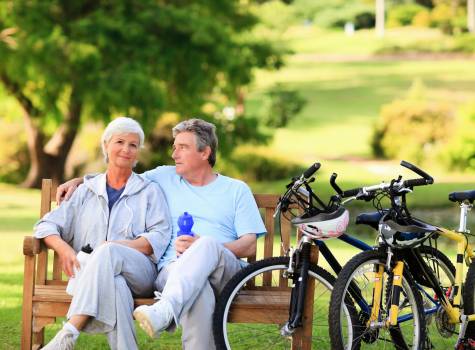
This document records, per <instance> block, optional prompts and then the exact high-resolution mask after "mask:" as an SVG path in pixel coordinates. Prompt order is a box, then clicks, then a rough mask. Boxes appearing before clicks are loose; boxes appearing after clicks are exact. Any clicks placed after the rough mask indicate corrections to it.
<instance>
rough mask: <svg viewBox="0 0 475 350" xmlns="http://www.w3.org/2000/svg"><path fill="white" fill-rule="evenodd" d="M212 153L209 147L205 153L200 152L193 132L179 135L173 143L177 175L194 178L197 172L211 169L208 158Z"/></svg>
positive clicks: (173, 156)
mask: <svg viewBox="0 0 475 350" xmlns="http://www.w3.org/2000/svg"><path fill="white" fill-rule="evenodd" d="M210 152H211V150H210V148H209V147H206V148H205V149H204V150H203V151H198V148H197V145H196V136H195V134H193V133H192V132H187V131H185V132H181V133H179V134H178V135H176V137H175V141H174V142H173V153H172V158H173V160H174V161H175V165H176V173H177V174H178V175H181V176H183V177H184V178H185V179H186V177H187V176H193V174H194V173H195V172H198V171H201V170H203V169H204V168H206V167H209V166H210V165H209V163H208V157H209V154H210Z"/></svg>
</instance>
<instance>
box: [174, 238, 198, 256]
mask: <svg viewBox="0 0 475 350" xmlns="http://www.w3.org/2000/svg"><path fill="white" fill-rule="evenodd" d="M198 238H200V236H197V235H196V234H195V235H194V236H189V235H181V236H178V237H177V238H176V240H175V251H176V255H177V256H180V255H181V254H183V253H184V252H185V250H187V249H188V248H189V247H190V246H191V245H192V244H193V243H194V242H195V241H196V240H197V239H198Z"/></svg>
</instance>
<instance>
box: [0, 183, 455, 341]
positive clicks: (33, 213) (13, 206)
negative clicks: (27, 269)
mask: <svg viewBox="0 0 475 350" xmlns="http://www.w3.org/2000/svg"><path fill="white" fill-rule="evenodd" d="M39 199H40V198H39V192H38V191H37V190H25V189H19V188H15V187H13V186H8V185H1V184H0V222H2V225H1V226H0V235H1V237H2V245H0V310H1V313H0V342H1V344H2V345H3V347H2V348H3V349H18V348H19V346H20V329H21V300H22V283H23V254H22V241H23V236H25V235H30V234H31V228H32V226H33V224H34V222H35V221H36V219H37V217H38V215H39V214H38V213H39ZM439 211H440V212H439V213H437V210H430V211H424V214H430V215H433V218H434V219H435V220H442V221H444V222H446V220H447V217H449V221H451V222H454V221H456V215H457V211H456V210H452V211H450V210H449V211H447V210H439ZM454 217H455V219H454ZM349 232H354V233H355V235H356V236H357V237H360V238H362V239H363V240H365V241H366V242H367V243H369V244H371V243H372V242H373V241H374V239H375V233H374V232H368V230H367V229H362V228H356V227H354V226H351V227H350V229H349ZM328 244H329V246H330V248H331V249H332V251H333V252H334V253H335V254H336V256H337V258H338V260H339V261H340V262H341V263H344V262H345V261H347V260H348V259H350V258H351V257H352V256H354V255H355V254H356V253H357V252H358V250H356V249H355V248H352V247H350V246H348V245H346V244H344V243H343V242H341V241H338V240H332V241H328ZM445 248H447V247H445ZM278 249H279V240H278V237H276V238H275V247H274V251H275V252H276V251H278ZM260 250H262V249H260ZM450 250H451V249H450ZM450 250H449V251H450ZM320 265H321V266H323V267H324V268H327V269H328V264H327V263H326V262H324V261H323V259H322V260H321V261H320ZM60 322H61V321H59V323H56V324H55V325H54V326H49V327H47V331H46V338H47V339H51V337H53V336H54V334H55V333H56V332H57V331H58V329H59V328H60V327H61V325H60ZM138 334H139V343H140V349H179V348H180V336H179V334H173V335H169V334H165V335H164V336H163V337H162V338H161V339H160V341H152V340H150V339H148V337H146V335H145V334H144V333H143V332H142V331H141V330H140V329H139V331H138ZM76 348H77V349H107V348H108V346H107V342H106V340H105V337H103V336H100V335H97V336H91V335H81V337H80V339H79V341H78V345H77V347H76Z"/></svg>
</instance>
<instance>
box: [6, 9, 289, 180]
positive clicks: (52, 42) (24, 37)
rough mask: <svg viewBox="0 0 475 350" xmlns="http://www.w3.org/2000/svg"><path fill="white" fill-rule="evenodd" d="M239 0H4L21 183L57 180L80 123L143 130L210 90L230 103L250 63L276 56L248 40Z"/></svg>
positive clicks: (249, 23)
mask: <svg viewBox="0 0 475 350" xmlns="http://www.w3.org/2000/svg"><path fill="white" fill-rule="evenodd" d="M248 6H249V5H244V4H243V2H241V1H239V0H227V1H217V0H180V1H176V0H161V1H157V0H121V1H107V0H75V1H67V0H14V1H13V0H6V1H2V2H1V3H0V57H1V59H0V83H1V84H3V86H4V87H5V89H6V90H7V91H8V92H9V93H10V94H11V95H12V96H14V97H15V98H16V100H17V101H18V103H19V105H20V106H21V108H22V110H23V114H24V119H25V125H26V131H27V140H28V149H29V156H30V162H31V166H30V169H29V173H28V176H27V178H26V180H25V182H24V185H26V186H29V187H38V186H39V182H40V179H41V178H44V177H50V178H53V179H54V181H61V180H62V179H63V174H64V165H65V162H66V158H67V156H68V153H69V151H70V149H71V146H72V144H73V141H74V139H75V137H76V135H77V133H78V130H79V128H80V125H81V123H82V122H83V120H85V119H94V120H103V121H105V122H107V121H108V120H109V119H110V118H111V117H112V116H114V115H117V114H128V115H132V116H133V117H135V118H137V119H138V120H139V121H140V122H142V124H143V125H144V126H145V128H146V130H150V129H151V128H152V127H153V125H154V124H155V121H156V120H157V119H158V118H159V116H160V115H161V114H162V113H163V112H166V111H172V112H175V113H177V114H179V115H180V116H182V117H189V116H193V115H200V114H201V112H202V107H203V104H204V103H205V102H206V101H207V100H208V99H209V98H210V95H211V94H213V96H216V95H219V96H222V99H224V100H225V101H227V102H232V101H235V99H237V95H238V91H239V87H240V86H242V85H245V84H248V83H249V82H250V81H251V79H252V69H253V68H254V67H278V66H279V65H280V64H281V63H282V61H281V55H280V54H279V53H278V52H277V51H276V50H275V49H274V48H273V47H272V46H271V45H270V44H267V43H264V42H263V41H260V40H258V39H256V38H253V36H252V33H251V30H252V28H253V27H254V26H255V25H256V23H257V18H256V17H255V16H253V15H252V14H251V12H250V11H249V8H248Z"/></svg>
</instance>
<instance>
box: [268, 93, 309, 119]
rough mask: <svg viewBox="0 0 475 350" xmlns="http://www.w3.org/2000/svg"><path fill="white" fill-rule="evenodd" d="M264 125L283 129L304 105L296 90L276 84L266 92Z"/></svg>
mask: <svg viewBox="0 0 475 350" xmlns="http://www.w3.org/2000/svg"><path fill="white" fill-rule="evenodd" d="M267 97H268V98H267V101H266V102H267V106H266V110H267V116H266V118H265V119H266V125H267V126H269V127H273V128H283V127H285V126H286V125H287V124H288V123H289V122H290V121H291V120H292V119H293V118H294V117H295V116H296V115H297V114H299V113H300V111H301V110H302V108H303V107H304V106H305V104H306V100H305V99H304V98H303V97H302V96H301V95H300V93H299V92H298V91H297V90H293V89H288V88H285V87H284V86H282V84H277V85H275V86H274V87H273V88H271V89H270V90H269V91H268V92H267Z"/></svg>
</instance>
